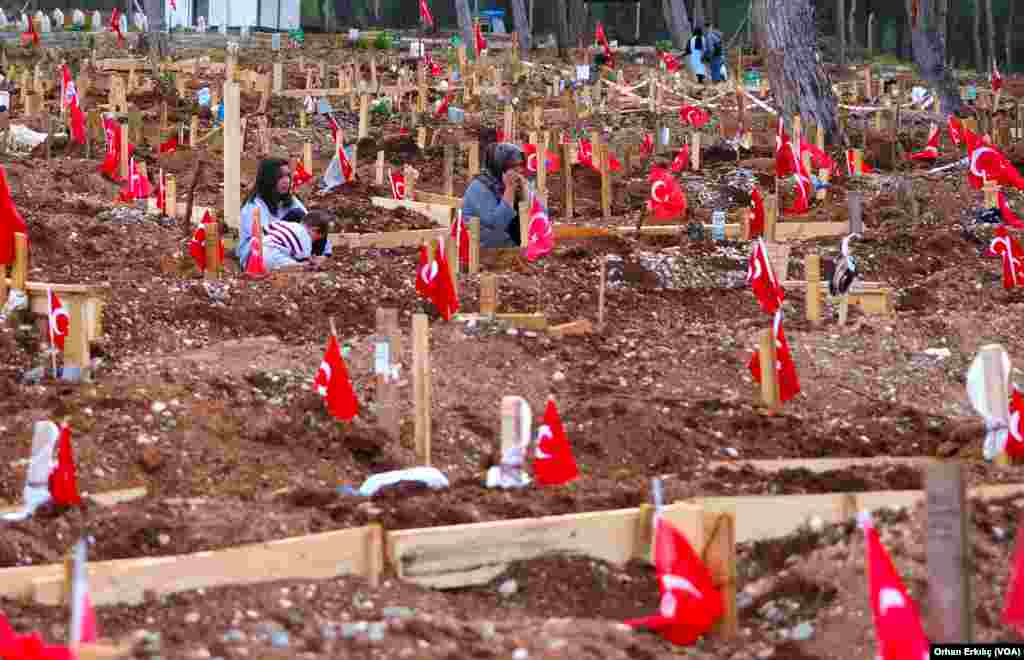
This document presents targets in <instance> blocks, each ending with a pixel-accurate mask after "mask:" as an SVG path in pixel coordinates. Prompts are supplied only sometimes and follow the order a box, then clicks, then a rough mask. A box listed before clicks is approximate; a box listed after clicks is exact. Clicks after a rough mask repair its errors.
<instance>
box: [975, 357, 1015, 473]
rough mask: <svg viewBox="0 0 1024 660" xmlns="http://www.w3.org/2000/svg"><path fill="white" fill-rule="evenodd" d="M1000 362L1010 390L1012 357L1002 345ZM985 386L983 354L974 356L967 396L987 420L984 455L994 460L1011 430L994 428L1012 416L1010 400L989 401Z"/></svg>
mask: <svg viewBox="0 0 1024 660" xmlns="http://www.w3.org/2000/svg"><path fill="white" fill-rule="evenodd" d="M999 357H1000V358H1001V359H999V360H998V364H999V365H1000V366H1001V367H1002V369H1001V371H1002V373H1001V374H999V377H1001V378H1002V379H1003V385H1004V388H1005V391H1007V392H1009V384H1010V357H1009V356H1008V355H1007V354H1006V351H1005V350H1002V349H1001V347H1000V351H999ZM987 394H988V393H987V391H986V388H985V363H984V360H983V359H982V354H981V353H979V354H978V355H976V356H975V357H974V361H973V362H972V363H971V366H970V368H969V369H968V370H967V398H968V399H969V400H970V402H971V405H972V406H973V407H974V409H975V410H976V411H977V412H978V414H979V415H981V417H982V418H983V419H984V420H985V425H986V427H987V428H988V431H987V433H986V434H985V446H984V455H985V459H986V460H992V459H993V458H995V457H996V456H998V455H999V454H1001V453H1002V452H1003V449H1004V448H1005V447H1006V439H1007V436H1008V435H1009V430H1008V429H1006V428H993V426H994V425H995V424H997V423H1000V422H1005V421H1007V420H1008V419H1009V417H1010V402H1009V400H1003V401H989V400H988V396H987Z"/></svg>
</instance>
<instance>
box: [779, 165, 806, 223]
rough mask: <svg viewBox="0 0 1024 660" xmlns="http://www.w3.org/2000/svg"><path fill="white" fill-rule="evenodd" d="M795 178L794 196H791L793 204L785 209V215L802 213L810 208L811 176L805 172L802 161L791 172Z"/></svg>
mask: <svg viewBox="0 0 1024 660" xmlns="http://www.w3.org/2000/svg"><path fill="white" fill-rule="evenodd" d="M793 178H794V179H795V180H796V189H795V192H796V196H795V197H794V198H793V206H790V207H789V208H788V209H786V210H785V213H786V215H803V214H804V213H807V212H808V211H810V210H811V193H812V189H813V186H812V185H811V176H810V175H809V174H808V173H807V170H806V169H805V168H804V164H803V163H798V164H797V171H796V172H795V173H794V174H793Z"/></svg>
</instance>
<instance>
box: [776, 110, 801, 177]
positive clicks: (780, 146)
mask: <svg viewBox="0 0 1024 660" xmlns="http://www.w3.org/2000/svg"><path fill="white" fill-rule="evenodd" d="M797 168H798V165H797V157H796V154H795V153H794V152H793V144H792V143H791V142H790V141H789V135H788V134H787V133H786V128H785V126H783V123H782V118H781V117H780V118H779V130H778V132H777V133H776V134H775V176H777V177H780V178H781V177H784V176H789V175H790V174H796V172H797Z"/></svg>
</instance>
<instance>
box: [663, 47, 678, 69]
mask: <svg viewBox="0 0 1024 660" xmlns="http://www.w3.org/2000/svg"><path fill="white" fill-rule="evenodd" d="M661 61H662V62H664V63H665V68H666V69H668V72H669V73H675V72H676V71H677V70H678V69H679V60H677V59H676V58H675V57H673V56H672V53H670V52H668V51H665V52H664V53H662V54H661Z"/></svg>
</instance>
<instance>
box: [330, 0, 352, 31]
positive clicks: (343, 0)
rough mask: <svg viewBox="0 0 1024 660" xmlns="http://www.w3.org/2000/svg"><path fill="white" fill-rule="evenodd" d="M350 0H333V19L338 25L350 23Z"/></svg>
mask: <svg viewBox="0 0 1024 660" xmlns="http://www.w3.org/2000/svg"><path fill="white" fill-rule="evenodd" d="M352 18H353V12H352V0H334V19H335V20H336V21H337V22H338V25H339V26H341V25H345V26H350V25H352Z"/></svg>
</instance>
